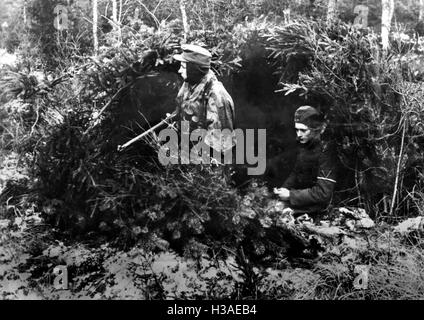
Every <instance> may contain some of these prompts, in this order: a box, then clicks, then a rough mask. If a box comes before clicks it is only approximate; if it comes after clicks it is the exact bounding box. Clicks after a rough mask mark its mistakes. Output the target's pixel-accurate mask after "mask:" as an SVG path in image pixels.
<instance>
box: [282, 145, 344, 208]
mask: <svg viewBox="0 0 424 320" xmlns="http://www.w3.org/2000/svg"><path fill="white" fill-rule="evenodd" d="M335 185H336V153H335V148H334V147H332V146H331V145H329V144H328V143H322V142H321V141H320V140H312V141H309V142H308V143H306V144H304V145H300V146H299V151H298V155H297V159H296V164H295V167H294V169H293V171H292V172H291V174H290V175H289V177H288V178H287V179H286V181H285V182H284V183H283V187H284V188H287V189H289V190H290V197H289V200H288V201H289V206H290V207H291V208H292V209H293V210H294V211H295V213H296V214H301V213H308V214H311V213H318V212H322V211H325V209H326V208H327V207H328V205H329V204H330V202H331V199H332V194H333V191H334V187H335Z"/></svg>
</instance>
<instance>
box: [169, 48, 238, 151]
mask: <svg viewBox="0 0 424 320" xmlns="http://www.w3.org/2000/svg"><path fill="white" fill-rule="evenodd" d="M181 48H182V50H183V52H182V54H176V55H174V56H173V58H174V59H175V60H177V61H180V62H181V67H180V69H179V70H178V72H179V73H180V75H181V76H182V78H183V79H184V84H183V85H182V87H181V89H180V91H179V92H178V95H177V121H179V122H180V121H188V122H189V124H190V131H192V130H194V129H206V130H207V131H208V134H207V135H206V137H205V138H204V142H205V143H206V144H207V145H209V146H211V147H212V148H214V149H216V150H218V151H220V152H222V151H225V149H230V148H231V147H232V146H234V139H230V140H231V141H230V142H229V141H228V139H225V138H224V137H222V136H216V134H215V131H214V129H220V130H222V129H229V130H231V131H232V130H234V117H235V116H234V103H233V100H232V98H231V96H230V95H229V94H228V92H227V90H226V89H225V88H224V86H223V84H222V83H221V82H220V81H218V79H217V77H216V75H215V74H214V72H213V71H212V70H211V69H210V67H211V57H212V55H211V53H210V52H209V51H208V50H207V49H205V48H203V47H201V46H198V45H193V44H184V45H182V46H181Z"/></svg>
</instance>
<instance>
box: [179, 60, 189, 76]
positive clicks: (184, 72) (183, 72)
mask: <svg viewBox="0 0 424 320" xmlns="http://www.w3.org/2000/svg"><path fill="white" fill-rule="evenodd" d="M178 73H179V74H180V75H181V77H182V78H183V79H184V80H186V79H187V63H186V62H181V67H180V69H179V70H178Z"/></svg>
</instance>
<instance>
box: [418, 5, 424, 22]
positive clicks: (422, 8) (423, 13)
mask: <svg viewBox="0 0 424 320" xmlns="http://www.w3.org/2000/svg"><path fill="white" fill-rule="evenodd" d="M418 19H419V21H423V20H424V0H420V13H419V17H418Z"/></svg>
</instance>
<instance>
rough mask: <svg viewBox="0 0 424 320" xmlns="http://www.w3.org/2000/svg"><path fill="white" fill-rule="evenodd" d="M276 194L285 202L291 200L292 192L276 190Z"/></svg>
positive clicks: (281, 189) (283, 189)
mask: <svg viewBox="0 0 424 320" xmlns="http://www.w3.org/2000/svg"><path fill="white" fill-rule="evenodd" d="M274 194H276V195H277V196H279V197H280V199H281V200H283V201H287V200H289V198H290V190H289V189H286V188H274Z"/></svg>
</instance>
